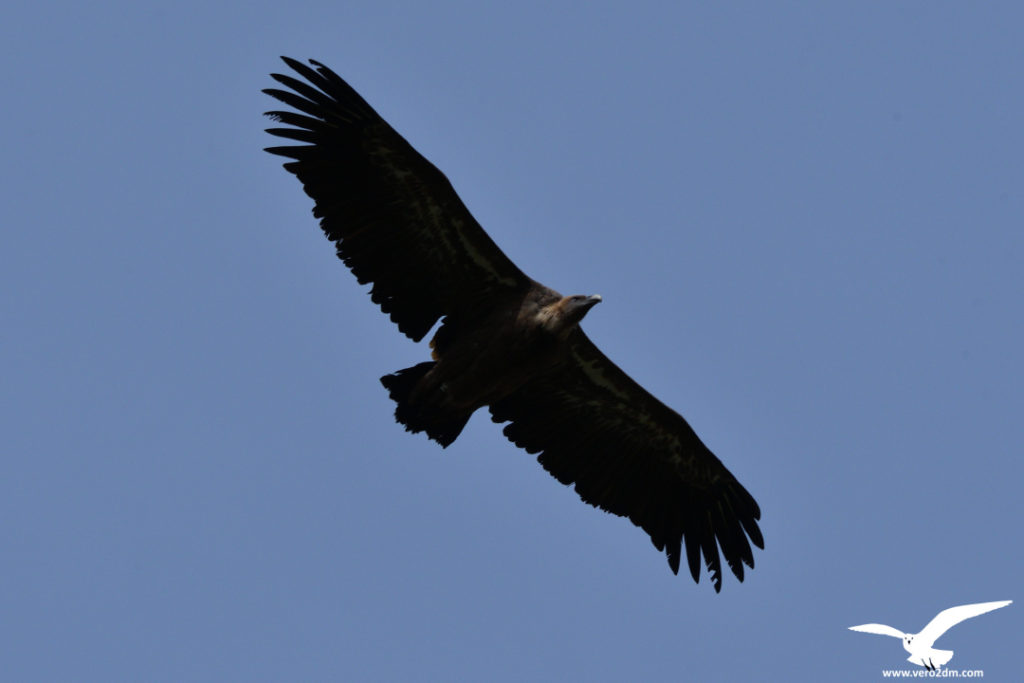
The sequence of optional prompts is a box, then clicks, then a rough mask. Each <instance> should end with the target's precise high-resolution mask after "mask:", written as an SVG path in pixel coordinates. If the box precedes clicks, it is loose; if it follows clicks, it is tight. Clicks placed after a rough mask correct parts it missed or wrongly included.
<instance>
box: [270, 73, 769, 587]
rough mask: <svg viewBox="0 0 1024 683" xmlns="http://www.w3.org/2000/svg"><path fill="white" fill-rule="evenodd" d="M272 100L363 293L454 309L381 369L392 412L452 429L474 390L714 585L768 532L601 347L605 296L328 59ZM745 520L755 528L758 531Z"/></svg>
mask: <svg viewBox="0 0 1024 683" xmlns="http://www.w3.org/2000/svg"><path fill="white" fill-rule="evenodd" d="M283 59H284V61H285V62H286V63H287V64H288V66H290V67H291V68H292V69H294V70H295V71H296V72H297V73H298V75H299V76H301V77H302V78H304V79H305V81H303V80H299V79H297V78H294V77H292V76H286V75H282V74H272V77H273V78H274V80H276V81H277V82H278V83H280V84H281V85H283V86H284V87H285V88H287V90H282V89H277V88H270V89H267V90H264V92H265V93H266V94H268V95H270V96H271V97H273V98H275V99H277V100H279V101H281V102H283V103H284V104H286V105H288V106H289V107H291V108H292V109H293V110H294V111H271V112H267V115H268V116H269V117H270V118H271V119H274V120H275V121H278V122H280V123H283V124H286V125H288V126H290V127H289V128H271V129H268V131H267V132H268V133H271V134H272V135H276V136H278V137H281V138H285V139H286V140H289V141H294V142H295V143H297V144H289V145H287V146H282V147H270V148H268V149H267V151H268V152H270V153H271V154H277V155H280V156H283V157H286V158H287V159H289V161H288V162H287V163H286V164H284V167H285V169H287V170H288V171H289V172H291V173H294V174H295V175H296V176H297V177H298V179H299V181H300V182H301V183H302V186H303V188H304V189H305V191H306V194H308V195H309V196H310V197H312V198H313V201H314V202H315V207H314V209H313V215H314V216H316V217H317V218H319V219H320V227H321V228H322V229H323V231H324V233H326V235H327V238H328V239H329V240H331V241H332V242H334V243H335V245H336V247H337V252H338V257H339V258H340V259H341V260H342V261H344V263H345V265H346V266H348V267H349V268H350V269H351V270H352V272H353V274H354V275H355V276H356V279H357V280H358V281H359V282H360V283H361V284H367V283H372V285H373V287H372V289H371V290H370V298H371V299H372V300H373V301H374V303H376V304H378V305H379V306H380V308H381V310H382V311H383V312H384V313H387V314H388V315H389V316H390V318H391V320H392V321H394V323H395V324H396V325H398V329H399V330H400V331H401V332H402V333H403V334H405V335H406V336H408V337H410V338H411V339H413V340H414V341H420V340H421V339H423V337H424V335H426V334H427V332H429V331H430V330H431V329H432V328H433V327H434V324H435V323H437V321H438V320H442V319H443V322H442V324H441V326H440V327H439V329H438V331H437V333H436V334H435V335H434V338H433V340H432V341H431V342H430V346H431V348H432V349H433V353H432V358H433V360H430V361H427V362H424V363H420V364H418V365H414V366H413V367H411V368H406V369H404V370H399V371H398V372H396V373H394V374H391V375H387V376H385V377H382V378H381V383H383V384H384V386H385V387H386V388H387V390H388V392H389V394H390V396H391V398H392V399H393V400H394V401H395V403H396V404H397V408H396V409H395V419H396V420H397V421H398V422H399V423H401V424H403V425H404V426H405V428H406V430H408V431H411V432H426V433H427V436H428V437H430V438H431V439H433V440H434V441H437V442H438V443H440V444H441V445H442V446H448V445H449V444H451V443H452V442H453V441H454V440H455V438H456V437H457V436H458V435H459V432H461V431H462V428H463V427H464V426H465V424H466V422H467V421H468V420H469V417H470V415H472V414H473V413H474V412H475V411H476V410H477V409H478V408H483V407H484V406H486V407H487V408H488V409H489V410H490V412H491V417H492V419H493V421H494V422H507V423H508V424H507V425H506V426H505V428H504V434H505V436H507V437H508V438H509V439H510V440H511V441H512V442H513V443H515V444H516V445H517V446H519V447H520V448H524V449H526V451H527V452H528V453H535V454H539V455H538V457H537V460H538V461H539V462H540V464H541V465H543V466H544V469H546V470H547V471H548V472H550V473H551V475H552V476H554V477H555V478H556V479H558V481H560V482H562V483H563V484H566V485H569V484H574V485H575V488H576V492H577V493H578V494H579V495H580V498H582V499H583V500H584V501H585V502H587V503H589V504H591V505H594V506H596V507H599V508H601V509H603V510H607V511H608V512H611V513H614V514H616V515H620V516H622V517H628V518H629V520H630V521H632V522H633V523H634V524H635V525H637V526H639V527H640V528H642V529H643V530H644V531H646V532H647V533H648V534H649V535H650V537H651V541H652V542H653V543H654V546H655V547H656V548H657V549H658V550H659V551H661V550H663V551H664V552H665V553H666V555H667V556H668V563H669V566H670V567H671V568H672V571H673V572H675V573H678V572H679V563H680V553H681V547H682V543H683V541H684V539H685V542H686V559H687V563H688V564H689V567H690V573H691V574H692V575H693V578H694V580H695V581H698V582H699V581H700V556H701V555H702V554H703V556H704V563H705V565H706V567H707V570H708V571H709V572H710V574H711V581H712V582H713V584H714V587H715V590H716V591H719V590H721V586H722V567H721V560H720V559H719V557H720V556H719V549H721V554H722V555H724V556H725V561H726V563H727V564H728V565H729V568H730V569H731V570H732V572H733V574H735V575H736V578H737V579H739V580H740V581H742V580H743V565H744V564H746V565H747V566H748V567H753V566H754V555H753V551H752V550H751V547H750V546H751V542H753V544H754V545H756V546H757V547H758V548H763V547H764V540H763V538H762V536H761V531H760V529H759V528H758V525H757V520H758V519H760V517H761V511H760V510H759V508H758V506H757V503H756V502H755V501H754V499H753V497H751V495H750V494H749V493H747V491H746V489H744V488H743V486H741V485H740V483H739V482H738V481H736V478H735V477H733V475H732V474H731V473H730V472H729V470H727V469H726V468H725V466H724V465H722V463H721V461H719V459H718V458H716V457H715V456H714V454H712V453H711V451H710V450H708V448H707V447H706V446H705V445H704V444H703V443H702V442H701V440H700V439H699V438H698V437H697V435H696V434H695V433H694V431H693V430H692V429H691V428H690V425H688V424H687V423H686V420H684V419H683V418H682V416H680V415H679V414H678V413H676V412H675V411H673V410H672V409H671V408H669V407H667V406H666V405H665V404H663V403H661V402H660V401H659V400H658V399H656V398H654V397H653V396H651V395H650V394H649V393H647V391H645V390H644V389H643V387H641V386H640V385H639V384H637V383H636V382H634V381H633V380H632V379H630V377H629V376H628V375H626V373H624V372H623V371H622V370H620V369H619V368H618V367H617V366H616V365H615V364H614V363H612V362H611V361H610V360H608V359H607V358H606V357H605V356H604V354H603V353H601V351H600V350H599V349H598V348H597V347H596V346H594V344H593V342H591V341H590V339H588V338H587V335H585V334H584V333H583V330H581V329H580V327H579V322H580V321H581V320H582V319H583V316H585V315H586V314H587V312H588V311H589V310H590V309H591V308H592V307H593V306H594V305H595V304H597V303H598V302H600V301H601V297H599V296H562V295H561V294H559V293H558V292H556V291H554V290H553V289H550V288H548V287H545V286H544V285H542V284H540V283H538V282H535V281H534V280H532V279H530V278H529V277H528V276H527V275H526V274H525V273H523V271H521V270H520V269H519V268H518V267H517V266H516V264H514V263H512V261H510V260H509V259H508V257H507V256H505V254H503V253H502V252H501V250H500V249H499V248H498V246H497V245H496V244H495V243H494V242H492V241H491V238H490V237H488V236H487V233H486V232H484V230H483V228H481V227H480V225H479V224H478V223H477V222H476V220H474V219H473V216H472V215H470V213H469V211H468V210H467V209H466V207H465V206H464V205H463V203H462V201H461V200H460V199H459V196H458V195H457V194H456V193H455V190H454V189H453V188H452V186H451V184H450V183H449V182H448V179H447V178H445V176H444V174H443V173H441V171H439V170H438V169H437V168H435V167H434V166H433V165H432V164H431V163H430V162H429V161H427V160H426V159H424V158H423V157H422V156H420V154H419V153H418V152H417V151H416V150H415V149H413V148H412V146H411V145H410V144H409V143H408V142H406V141H405V139H404V138H402V136H401V135H399V134H398V133H397V132H396V131H395V130H394V129H393V128H392V127H391V126H390V125H388V123H387V122H386V121H384V119H382V118H381V117H380V116H379V115H378V114H377V112H375V111H374V110H373V109H372V108H371V107H370V105H369V104H367V103H366V101H365V100H363V98H362V97H360V96H359V95H358V94H357V93H356V91H355V90H353V89H352V87H351V86H349V85H348V83H346V82H345V81H344V80H342V79H341V78H340V77H339V76H338V75H337V74H335V73H334V72H333V71H331V70H330V69H328V68H327V67H325V66H323V65H322V64H320V63H318V62H315V61H312V60H311V61H310V64H311V65H312V66H307V65H306V64H303V63H301V62H299V61H296V60H294V59H288V58H283ZM748 538H749V541H748Z"/></svg>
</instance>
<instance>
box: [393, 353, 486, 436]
mask: <svg viewBox="0 0 1024 683" xmlns="http://www.w3.org/2000/svg"><path fill="white" fill-rule="evenodd" d="M435 364H436V363H435V361H427V362H425V363H419V364H417V365H414V366H412V367H411V368H405V369H404V370H399V371H398V372H396V373H394V374H391V375H384V376H383V377H381V378H380V383H381V384H383V385H384V388H386V389H387V390H388V395H389V396H390V397H391V400H393V401H394V402H395V403H396V404H398V405H397V406H396V407H395V421H396V422H398V423H399V424H402V425H405V430H406V431H407V432H413V433H416V432H426V433H427V436H429V437H430V438H431V439H433V440H434V441H436V442H438V443H439V444H441V446H443V447H445V448H447V447H448V445H449V444H451V443H452V442H453V441H455V439H456V438H457V437H458V436H459V434H460V433H461V432H462V428H463V427H465V426H466V423H467V422H469V418H470V415H472V413H469V414H457V415H453V414H452V413H451V412H447V411H445V409H444V406H443V405H441V401H440V400H431V399H433V398H434V397H433V396H432V394H433V393H435V392H431V391H429V390H427V388H426V387H421V386H420V382H421V380H422V379H423V377H424V376H425V375H426V374H427V373H428V372H430V371H431V370H432V369H433V367H434V365H435Z"/></svg>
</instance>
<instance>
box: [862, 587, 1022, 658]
mask: <svg viewBox="0 0 1024 683" xmlns="http://www.w3.org/2000/svg"><path fill="white" fill-rule="evenodd" d="M1011 602H1013V600H1000V601H998V602H979V603H976V604H973V605H960V606H959V607H950V608H949V609H944V610H942V611H941V612H939V613H938V614H936V615H935V618H934V619H932V620H931V621H929V622H928V625H927V626H925V627H924V628H923V629H921V632H920V633H904V632H903V631H899V630H897V629H894V628H893V627H892V626H886V625H885V624H861V625H860V626H851V627H850V630H851V631H862V632H864V633H877V634H878V635H880V636H892V637H893V638H902V639H903V649H904V650H906V651H907V652H909V653H910V656H909V657H907V661H908V662H910V663H912V664H917V665H919V666H923V667H924V668H926V669H928V670H930V671H934V670H935V669H938V668H939V667H940V666H945V664H946V662H948V661H949V660H950V659H952V658H953V651H952V650H935V649H933V648H932V645H933V644H934V643H935V641H936V640H938V639H939V636H941V635H942V634H943V633H945V632H946V631H948V630H949V629H951V628H953V627H954V626H956V625H957V624H959V623H960V622H961V621H963V620H965V619H970V618H971V617H976V616H978V615H980V614H985V613H986V612H991V611H992V610H994V609H999V608H1000V607H1006V606H1007V605H1009V604H1010V603H1011Z"/></svg>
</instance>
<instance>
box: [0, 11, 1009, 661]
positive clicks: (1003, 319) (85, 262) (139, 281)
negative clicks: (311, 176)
mask: <svg viewBox="0 0 1024 683" xmlns="http://www.w3.org/2000/svg"><path fill="white" fill-rule="evenodd" d="M22 5H25V3H22ZM822 5H823V3H792V2H780V3H663V4H659V3H631V4H627V3H604V2H595V3H589V4H588V5H587V6H586V9H581V5H580V4H568V3H530V2H517V3H506V4H505V5H503V8H501V9H495V8H494V7H493V6H490V5H488V6H486V7H485V3H469V2H462V3H456V2H433V3H411V2H382V1H380V0H376V1H374V2H348V3H337V2H319V3H303V2H297V3H288V4H285V3H266V2H256V3H247V4H245V5H241V4H239V5H236V6H234V7H231V6H229V5H227V4H210V3H195V2H181V3H177V4H176V5H173V6H171V5H168V6H164V7H152V6H145V5H140V4H139V3H118V2H95V3H88V4H82V3H73V4H72V3H59V2H58V3H49V4H35V5H33V6H31V7H27V6H20V7H8V8H6V9H4V10H2V12H0V14H2V16H0V51H2V53H3V56H4V64H5V67H4V69H3V70H2V72H0V83H2V86H3V92H4V93H5V102H6V105H5V106H4V107H2V108H0V121H2V123H3V133H2V135H0V152H2V153H0V159H2V161H0V174H2V175H0V180H2V183H3V187H4V188H5V191H4V196H3V199H2V201H0V212H2V213H0V223H2V226H3V227H2V231H0V240H2V243H0V279H2V285H3V287H2V291H3V295H2V297H0V301H2V309H0V311H2V320H3V323H2V330H3V331H2V334H0V338H2V345H0V349H2V354H3V359H4V363H3V367H4V373H3V374H4V381H3V384H2V386H3V389H2V390H0V399H2V401H3V409H2V411H0V433H2V434H3V435H4V438H3V442H4V444H5V446H4V449H3V450H4V457H3V458H2V459H0V463H2V472H0V519H3V520H4V521H3V523H2V524H0V548H2V551H0V577H3V580H2V582H0V614H2V615H3V616H2V618H0V662H2V669H3V671H4V677H5V678H9V679H11V680H21V681H29V680H103V681H119V680H125V681H127V680H132V681H138V680H147V681H182V680H232V679H233V680H252V681H255V680H267V681H280V680H437V681H451V680H496V681H523V680H588V681H623V680H631V681H632V680H637V681H640V680H643V681H677V680H748V679H770V680H787V679H789V680H792V679H795V680H801V679H806V680H811V679H813V680H822V681H828V680H836V681H846V680H873V679H874V678H880V677H881V670H882V668H886V667H896V668H899V667H903V666H904V665H906V663H905V662H904V657H905V653H903V651H902V649H901V648H900V647H899V643H898V642H897V641H895V640H889V639H886V638H883V637H880V636H871V635H865V634H860V633H853V632H850V631H848V630H846V629H847V627H848V626H851V625H854V624H860V623H864V622H872V621H879V622H883V623H888V624H892V625H893V626H896V627H898V628H901V629H903V630H907V631H914V630H917V629H919V628H920V627H922V626H923V625H924V624H925V623H926V622H927V621H928V620H929V619H930V618H931V617H932V616H933V615H934V614H935V613H936V612H938V611H939V610H940V609H942V608H945V607H949V606H952V605H956V604H961V603H970V602H983V601H991V600H1004V599H1012V600H1016V601H1019V600H1021V599H1022V598H1024V594H1022V592H1021V590H1020V589H1021V585H1022V581H1021V577H1022V576H1024V549H1022V547H1024V544H1022V543H1021V533H1020V527H1019V524H1020V520H1021V519H1022V518H1024V496H1022V495H1021V484H1022V482H1024V464H1022V459H1021V450H1022V444H1024V421H1022V419H1021V415H1022V414H1024V352H1022V349H1024V323H1022V315H1021V293H1022V292H1024V267H1022V266H1024V126H1022V125H1021V122H1022V121H1024V89H1022V88H1021V74H1022V73H1024V42H1022V41H1021V40H1020V27H1021V26H1022V25H1024V10H1022V9H1021V8H1020V7H1019V5H1017V4H1013V3H999V2H984V3H966V2H958V3H952V2H943V3H937V2H913V3H911V2H884V3H882V2H878V3H864V2H856V3H827V7H823V6H822ZM279 54H286V55H291V56H294V57H299V58H306V57H313V58H316V59H318V60H321V61H323V62H324V63H326V64H328V65H329V66H331V67H332V68H333V69H335V70H336V71H337V72H338V73H339V74H341V75H342V76H343V77H345V78H347V79H348V80H349V81H350V82H351V83H352V84H353V85H354V86H355V87H356V89H357V90H359V91H360V92H361V93H362V94H363V95H364V96H365V97H366V98H367V99H368V100H369V101H370V102H371V104H373V105H374V106H375V107H376V108H377V109H378V110H379V111H380V112H381V114H382V115H383V116H384V117H385V118H387V119H388V120H389V121H390V122H391V123H392V124H393V125H394V126H395V127H396V128H397V129H398V130H399V131H400V132H401V133H402V134H403V135H405V136H406V137H407V139H409V140H410V141H411V142H412V143H413V145H414V146H415V147H416V148H417V149H419V150H420V151H421V152H422V153H423V154H424V155H425V156H427V157H428V158H429V159H431V160H432V161H433V162H434V163H435V164H436V165H438V166H439V167H440V168H441V169H442V170H443V171H444V172H445V173H446V174H447V175H448V177H449V178H450V179H451V180H452V182H453V184H454V185H455V187H456V189H457V190H458V192H459V194H460V195H461V197H462V198H463V200H464V201H465V203H466V204H467V206H468V207H469V208H470V210H471V211H472V212H473V213H474V215H475V216H476V217H477V219H478V220H479V221H480V222H481V224H483V225H484V226H485V228H486V229H487V230H488V232H489V233H490V234H491V235H492V237H493V238H494V239H495V241H496V242H497V243H498V244H499V245H500V246H501V247H502V248H503V249H504V250H505V251H506V253H507V254H508V255H509V256H510V257H512V258H513V259H514V260H515V261H516V262H517V263H518V264H519V265H520V266H521V267H522V268H523V270H525V271H526V272H527V273H528V274H530V275H531V276H532V277H534V278H536V279H538V280H540V281H542V282H544V283H546V284H548V285H550V286H552V287H554V288H556V289H559V290H561V291H564V292H581V293H590V292H600V293H601V294H602V295H603V296H604V300H605V302H604V303H603V304H602V305H601V306H600V307H598V308H597V309H595V310H594V311H593V312H592V313H591V314H590V315H589V316H588V318H587V320H586V324H585V328H586V330H587V332H588V334H589V335H590V336H591V338H592V339H594V340H595V341H596V342H597V343H598V344H599V345H600V346H601V347H602V349H603V350H604V351H605V352H606V353H607V354H608V355H609V356H610V357H611V358H613V359H614V360H615V361H616V362H617V363H618V364H619V365H621V366H622V367H623V368H624V369H625V370H627V371H628V372H629V373H631V374H632V375H633V376H634V377H635V378H636V379H638V380H639V381H640V382H641V383H642V384H644V385H645V386H646V387H647V388H649V389H650V390H651V391H652V392H653V393H654V394H655V395H657V396H658V397H660V398H661V399H662V400H664V401H665V402H666V403H668V404H669V405H671V406H673V407H674V408H676V409H677V410H679V411H680V412H682V413H683V414H684V415H685V416H686V417H687V419H688V420H689V421H690V422H691V424H692V425H693V426H694V428H695V429H696V430H697V432H698V433H699V434H700V435H701V437H702V438H703V439H704V440H705V442H707V444H708V445H709V446H710V447H711V448H712V449H713V450H714V451H715V452H716V453H717V454H718V455H719V456H720V457H721V459H722V460H723V461H724V462H725V463H726V465H727V466H728V467H729V468H730V469H731V470H732V471H733V472H734V473H735V474H736V475H737V477H738V478H739V479H740V480H741V481H742V482H743V484H744V485H745V486H746V487H747V488H748V489H749V490H750V491H751V492H752V493H753V494H754V496H755V497H756V498H757V499H758V501H759V503H760V504H761V508H762V511H763V518H762V522H763V523H762V529H763V531H764V534H765V539H766V549H765V550H764V551H763V552H760V553H758V554H757V556H756V561H757V567H756V569H755V570H754V571H752V572H750V573H749V575H748V577H747V580H746V581H745V582H744V583H743V584H738V583H737V582H736V581H735V580H733V579H732V577H731V576H727V577H726V580H725V584H724V586H723V590H722V593H721V594H720V595H716V594H715V593H714V592H713V591H712V589H711V587H710V585H709V583H708V581H707V577H706V576H705V577H704V580H703V581H702V582H701V584H700V585H694V584H693V583H692V581H691V580H690V579H689V578H688V577H685V576H679V577H676V576H673V575H672V574H671V572H670V571H669V570H668V567H667V565H666V563H665V560H664V558H663V556H661V555H659V554H658V553H657V552H656V551H655V550H654V549H653V548H652V547H651V545H650V542H649V541H648V539H647V538H646V536H645V535H644V534H643V533H641V532H640V531H639V530H637V529H635V528H633V527H632V526H631V525H630V524H629V523H628V522H626V521H624V520H621V519H618V518H613V517H611V516H609V515H606V514H603V513H600V512H598V511H596V510H594V509H593V508H590V507H588V506H585V505H583V504H581V503H580V502H579V501H578V499H577V497H576V495H575V493H573V492H572V491H571V490H569V489H566V488H565V487H563V486H561V485H560V484H558V483H557V482H556V481H555V480H553V479H552V478H550V477H549V476H548V475H547V474H546V473H545V472H544V471H543V470H542V469H541V468H540V466H538V465H537V464H536V462H534V460H533V458H532V457H531V456H529V455H527V454H525V453H524V452H522V451H518V450H516V449H515V448H514V447H513V446H512V445H511V444H509V443H508V442H507V441H505V440H504V439H503V437H502V436H501V434H500V430H499V428H498V427H497V426H495V425H492V424H490V423H489V421H488V420H487V419H486V416H485V415H483V414H481V415H477V416H476V417H475V418H474V419H473V420H472V421H471V422H470V425H469V426H468V427H467V429H466V431H465V432H464V433H463V435H462V436H461V437H460V439H459V440H458V441H457V443H456V444H455V445H453V446H452V447H451V448H449V449H447V450H441V449H440V448H439V447H437V446H436V445H435V444H433V443H431V442H428V441H427V440H426V439H425V438H423V437H422V435H419V436H413V435H409V434H406V433H405V432H404V431H402V429H401V428H400V427H399V426H397V425H395V424H394V423H393V420H392V417H391V412H392V404H391V403H390V401H389V400H388V398H387V396H386V394H385V392H384V390H383V389H382V388H381V387H380V385H379V384H378V381H377V378H378V377H379V376H380V375H383V374H386V373H389V372H392V371H394V370H396V369H399V368H403V367H407V366H409V365H412V364H414V363H417V362H419V361H421V360H424V359H425V358H426V354H427V349H426V348H425V345H420V346H416V345H414V344H413V343H411V342H410V341H409V340H407V339H405V338H404V337H402V336H401V335H400V334H399V333H398V332H397V330H395V329H394V328H393V326H392V325H391V323H389V322H388V321H387V319H386V317H385V316H383V315H381V314H380V313H379V311H377V309H376V308H375V307H374V306H373V305H371V303H370V302H369V300H368V297H367V296H366V291H365V288H362V287H360V286H358V285H357V284H356V282H355V280H354V278H353V277H352V276H351V275H350V274H349V273H348V272H347V271H346V270H345V269H344V267H343V266H342V265H341V263H340V262H338V261H337V260H336V259H335V257H334V255H333V249H332V248H331V246H330V244H328V243H327V242H326V241H325V240H324V239H323V238H322V236H321V234H320V233H319V230H318V229H317V227H316V224H315V222H314V220H313V218H312V216H311V214H310V208H311V203H310V201H309V199H308V198H307V197H306V196H305V195H304V194H303V193H302V192H301V190H300V188H299V185H298V183H297V182H296V181H295V179H294V178H293V177H291V176H289V175H288V174H286V173H285V172H284V171H283V170H282V169H281V168H280V166H279V160H278V159H275V158H272V157H270V155H267V154H265V153H264V152H262V151H261V149H262V147H264V146H267V145H268V144H272V141H271V139H270V137H269V136H267V135H266V134H264V133H263V132H262V131H263V128H264V127H266V126H267V125H268V124H269V122H267V121H266V120H264V119H263V118H262V117H261V113H262V112H263V111H265V110H267V109H270V108H273V104H272V102H271V100H270V99H269V98H267V97H266V96H264V95H262V94H261V93H260V92H259V91H260V89H261V88H264V87H268V86H270V85H272V82H271V81H270V79H269V77H268V75H267V74H268V73H269V72H270V71H280V70H281V69H282V68H283V65H282V64H281V63H280V61H279V60H278V59H277V55H279ZM1021 623H1022V619H1021V616H1020V603H1019V602H1016V603H1015V604H1014V605H1011V606H1010V607H1009V608H1007V609H1004V610H999V611H998V612H995V613H992V614H988V615H985V616H983V617H979V618H978V619H976V620H973V621H969V622H967V623H965V624H962V625H960V626H958V627H957V628H956V629H955V630H954V631H952V632H950V634H948V635H947V636H946V638H945V639H943V640H940V641H939V642H938V643H937V646H938V647H945V648H947V649H953V650H955V651H956V656H955V657H954V659H953V661H952V662H951V666H952V667H954V668H971V669H984V670H985V673H986V679H988V680H1007V679H1009V678H1011V677H1013V676H1015V675H1019V662H1018V656H1017V654H1018V650H1019V645H1020V637H1021V633H1022V632H1024V630H1022V628H1021ZM907 666H909V665H907Z"/></svg>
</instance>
